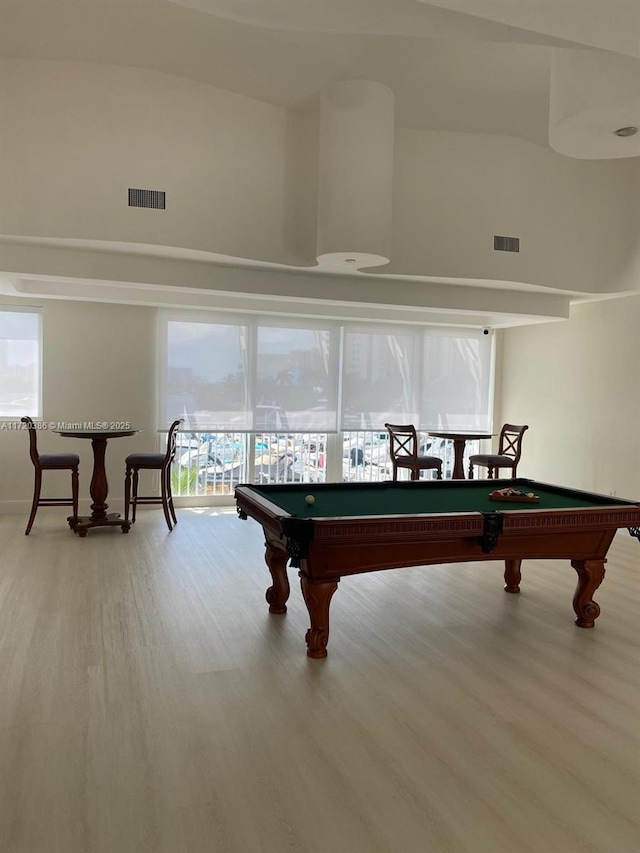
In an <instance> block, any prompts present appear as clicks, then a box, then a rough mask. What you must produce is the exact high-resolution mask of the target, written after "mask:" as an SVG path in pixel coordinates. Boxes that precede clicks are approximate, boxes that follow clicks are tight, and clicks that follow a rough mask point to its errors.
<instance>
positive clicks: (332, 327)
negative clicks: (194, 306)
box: [160, 312, 491, 433]
mask: <svg viewBox="0 0 640 853" xmlns="http://www.w3.org/2000/svg"><path fill="white" fill-rule="evenodd" d="M161 323H162V330H163V331H162V332H161V339H162V341H163V343H164V354H163V357H162V359H161V362H162V364H163V368H164V377H163V378H162V379H161V382H160V421H161V425H167V424H169V423H170V422H171V421H172V420H174V419H175V418H176V417H183V418H184V419H185V422H186V424H185V427H186V429H192V430H200V431H210V432H226V431H235V432H286V433H296V432H298V433H306V432H318V433H330V432H335V431H336V430H343V431H351V430H363V429H365V430H366V429H374V430H380V429H384V423H385V422H386V421H391V422H393V423H413V424H415V425H416V427H418V428H420V429H422V430H428V429H429V428H431V429H436V428H440V429H443V428H445V427H446V428H451V429H460V430H462V429H464V430H474V431H475V430H477V431H486V430H488V429H489V428H490V420H491V419H490V411H491V405H490V392H491V337H490V336H489V335H483V333H482V330H480V329H478V330H468V329H446V330H442V329H437V328H432V327H428V328H425V327H418V326H415V327H414V326H411V327H409V326H401V327H398V326H392V325H390V324H389V325H385V324H375V325H374V324H371V325H367V324H358V323H349V324H340V323H338V322H337V321H328V320H323V321H304V320H298V319H290V318H287V319H285V320H280V321H278V320H275V319H273V318H266V317H262V316H248V315H242V316H241V315H231V314H229V315H222V314H220V315H205V316H202V315H195V314H185V315H182V316H176V315H175V314H169V312H167V314H165V315H163V316H162V320H161Z"/></svg>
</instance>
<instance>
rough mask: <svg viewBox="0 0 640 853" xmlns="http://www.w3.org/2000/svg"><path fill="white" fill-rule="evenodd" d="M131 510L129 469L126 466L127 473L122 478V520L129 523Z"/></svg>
mask: <svg viewBox="0 0 640 853" xmlns="http://www.w3.org/2000/svg"><path fill="white" fill-rule="evenodd" d="M130 508H131V468H129V466H128V465H127V473H126V474H125V478H124V520H125V521H129V509H130Z"/></svg>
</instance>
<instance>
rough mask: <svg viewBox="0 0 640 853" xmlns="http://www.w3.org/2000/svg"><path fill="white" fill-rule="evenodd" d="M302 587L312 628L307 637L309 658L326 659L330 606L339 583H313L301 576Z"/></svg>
mask: <svg viewBox="0 0 640 853" xmlns="http://www.w3.org/2000/svg"><path fill="white" fill-rule="evenodd" d="M300 586H301V587H302V595H303V596H304V602H305V604H306V605H307V610H308V611H309V618H310V620H311V627H310V628H309V630H308V631H307V633H306V635H305V640H306V641H307V656H308V657H310V658H326V656H327V643H328V642H329V605H330V603H331V596H332V595H333V593H334V592H335V591H336V589H337V588H338V581H337V580H335V581H326V582H324V583H313V582H312V581H309V580H307V578H305V577H303V576H300Z"/></svg>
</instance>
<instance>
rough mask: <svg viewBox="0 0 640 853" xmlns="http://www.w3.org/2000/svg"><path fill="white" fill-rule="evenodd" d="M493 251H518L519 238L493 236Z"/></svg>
mask: <svg viewBox="0 0 640 853" xmlns="http://www.w3.org/2000/svg"><path fill="white" fill-rule="evenodd" d="M493 251H494V252H519V251H520V238H519V237H498V236H497V235H494V237H493Z"/></svg>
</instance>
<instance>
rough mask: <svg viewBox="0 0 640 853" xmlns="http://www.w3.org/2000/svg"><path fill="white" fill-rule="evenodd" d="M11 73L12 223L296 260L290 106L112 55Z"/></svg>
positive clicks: (8, 173)
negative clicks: (291, 239)
mask: <svg viewBox="0 0 640 853" xmlns="http://www.w3.org/2000/svg"><path fill="white" fill-rule="evenodd" d="M0 79H2V81H3V85H2V87H0V90H1V94H0V97H1V98H2V102H1V107H2V108H1V110H0V114H1V115H2V126H1V127H0V134H1V142H2V163H1V164H0V198H2V205H1V207H0V233H6V234H22V235H35V236H40V237H67V238H78V239H96V240H110V241H125V242H138V243H151V244H160V245H170V246H183V247H189V248H194V249H202V250H206V251H210V252H219V253H223V254H230V255H240V256H242V257H248V258H253V257H256V258H261V259H267V260H268V259H277V260H281V259H282V252H283V247H282V241H283V195H284V183H285V179H284V171H285V154H286V147H285V132H286V113H285V111H284V110H283V109H280V108H278V107H273V106H270V105H268V104H264V103H261V102H259V101H254V100H251V99H249V98H244V97H241V96H239V95H234V94H232V93H229V92H224V91H221V90H219V89H215V88H213V87H211V86H206V85H204V84H201V83H196V82H194V81H192V80H186V79H183V78H180V77H173V76H171V75H168V74H162V73H159V72H156V71H148V70H142V69H138V68H120V67H115V66H110V65H99V64H82V63H73V62H36V61H27V60H2V61H0ZM129 187H134V188H140V189H155V190H165V191H166V193H167V209H166V210H165V211H157V210H143V209H138V208H129V207H128V204H127V190H128V188H129Z"/></svg>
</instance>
